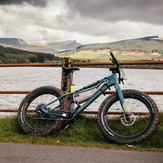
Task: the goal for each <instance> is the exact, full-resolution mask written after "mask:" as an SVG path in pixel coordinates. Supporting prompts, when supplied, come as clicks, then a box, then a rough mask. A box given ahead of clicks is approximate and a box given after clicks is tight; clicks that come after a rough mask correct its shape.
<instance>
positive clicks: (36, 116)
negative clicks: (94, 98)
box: [18, 86, 67, 135]
mask: <svg viewBox="0 0 163 163" xmlns="http://www.w3.org/2000/svg"><path fill="white" fill-rule="evenodd" d="M62 95H63V92H62V91H61V90H60V89H58V88H56V87H52V86H43V87H39V88H37V89H35V90H33V91H32V92H30V93H29V94H28V95H27V96H26V97H25V98H24V99H23V101H22V102H21V104H20V106H19V110H18V122H19V125H20V127H21V128H22V130H23V131H25V132H26V133H28V134H37V135H47V134H49V133H52V132H54V131H57V130H59V129H60V128H61V127H62V124H63V119H61V118H60V117H56V118H55V119H52V118H49V117H48V116H49V115H48V114H45V113H44V112H42V111H41V109H40V108H41V106H43V105H45V104H48V103H50V102H52V101H54V100H56V99H57V98H58V97H60V96H62ZM66 105H67V104H66V99H63V98H62V99H60V100H57V101H56V102H55V103H52V104H50V105H48V106H47V107H45V108H44V109H46V110H47V111H48V112H50V110H52V109H53V108H57V112H63V111H64V110H66Z"/></svg>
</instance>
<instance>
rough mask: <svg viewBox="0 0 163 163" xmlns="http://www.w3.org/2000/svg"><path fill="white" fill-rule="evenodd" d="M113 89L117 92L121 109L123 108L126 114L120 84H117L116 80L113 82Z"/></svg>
mask: <svg viewBox="0 0 163 163" xmlns="http://www.w3.org/2000/svg"><path fill="white" fill-rule="evenodd" d="M115 89H116V92H117V94H118V97H119V101H120V104H121V107H122V110H123V112H124V114H127V113H128V111H127V108H126V103H125V101H124V97H123V93H122V90H121V88H120V86H119V84H118V81H117V82H116V83H115Z"/></svg>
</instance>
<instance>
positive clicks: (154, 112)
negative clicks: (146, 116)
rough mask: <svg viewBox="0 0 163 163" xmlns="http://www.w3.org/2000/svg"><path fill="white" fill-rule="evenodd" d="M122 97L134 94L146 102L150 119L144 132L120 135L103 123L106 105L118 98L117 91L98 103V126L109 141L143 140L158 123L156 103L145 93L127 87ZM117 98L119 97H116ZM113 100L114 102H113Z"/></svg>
mask: <svg viewBox="0 0 163 163" xmlns="http://www.w3.org/2000/svg"><path fill="white" fill-rule="evenodd" d="M122 93H123V96H124V98H125V97H126V96H135V97H139V98H140V99H142V100H143V101H145V102H146V104H147V105H148V106H149V111H150V114H151V115H150V118H151V117H152V118H151V119H152V120H151V121H150V124H149V125H148V127H147V128H148V129H147V130H146V132H145V133H144V132H143V131H142V132H141V133H139V134H138V135H137V136H136V137H135V136H129V137H125V136H120V135H118V134H116V133H114V132H113V131H112V130H111V129H110V128H109V127H108V126H107V125H106V123H104V121H105V120H104V116H105V115H106V113H105V112H106V109H107V107H108V106H109V105H110V104H111V103H112V104H113V103H114V102H115V101H116V100H117V99H118V95H117V93H114V94H112V95H110V96H108V97H107V98H106V99H105V100H104V101H103V102H102V104H101V105H100V107H99V110H98V115H97V120H98V127H99V129H100V131H101V133H102V134H103V135H104V136H105V137H106V138H107V139H108V140H110V141H111V142H114V143H118V144H135V143H139V142H141V141H143V140H144V139H146V138H148V137H149V136H150V135H151V134H152V133H153V132H154V131H155V130H156V128H157V125H158V123H159V111H158V108H157V105H156V103H155V102H154V101H153V99H152V98H151V97H150V96H148V95H147V94H144V93H142V92H141V91H138V90H133V89H131V90H130V89H129V90H128V89H127V90H123V91H122ZM118 100H119V99H118ZM113 101H114V102H113Z"/></svg>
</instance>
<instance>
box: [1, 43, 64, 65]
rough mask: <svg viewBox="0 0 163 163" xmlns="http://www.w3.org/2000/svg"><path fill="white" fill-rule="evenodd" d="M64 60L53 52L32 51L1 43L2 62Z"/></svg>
mask: <svg viewBox="0 0 163 163" xmlns="http://www.w3.org/2000/svg"><path fill="white" fill-rule="evenodd" d="M60 60H62V59H61V58H59V57H55V56H54V55H53V54H48V53H41V52H31V51H26V50H20V49H16V48H11V47H7V46H2V45H0V64H7V63H8V64H12V63H38V62H39V63H44V62H53V61H55V62H58V61H60Z"/></svg>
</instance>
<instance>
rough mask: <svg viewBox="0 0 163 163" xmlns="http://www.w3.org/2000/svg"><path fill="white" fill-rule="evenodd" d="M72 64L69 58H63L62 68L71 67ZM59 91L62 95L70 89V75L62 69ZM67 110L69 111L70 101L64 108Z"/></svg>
mask: <svg viewBox="0 0 163 163" xmlns="http://www.w3.org/2000/svg"><path fill="white" fill-rule="evenodd" d="M72 62H73V60H72V58H70V57H65V58H64V59H63V65H62V66H63V67H72V66H71V63H72ZM61 90H62V91H63V92H64V93H70V92H71V88H70V73H68V72H66V71H64V70H63V69H62V79H61ZM66 109H67V110H71V101H69V104H68V106H67V108H66Z"/></svg>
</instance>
